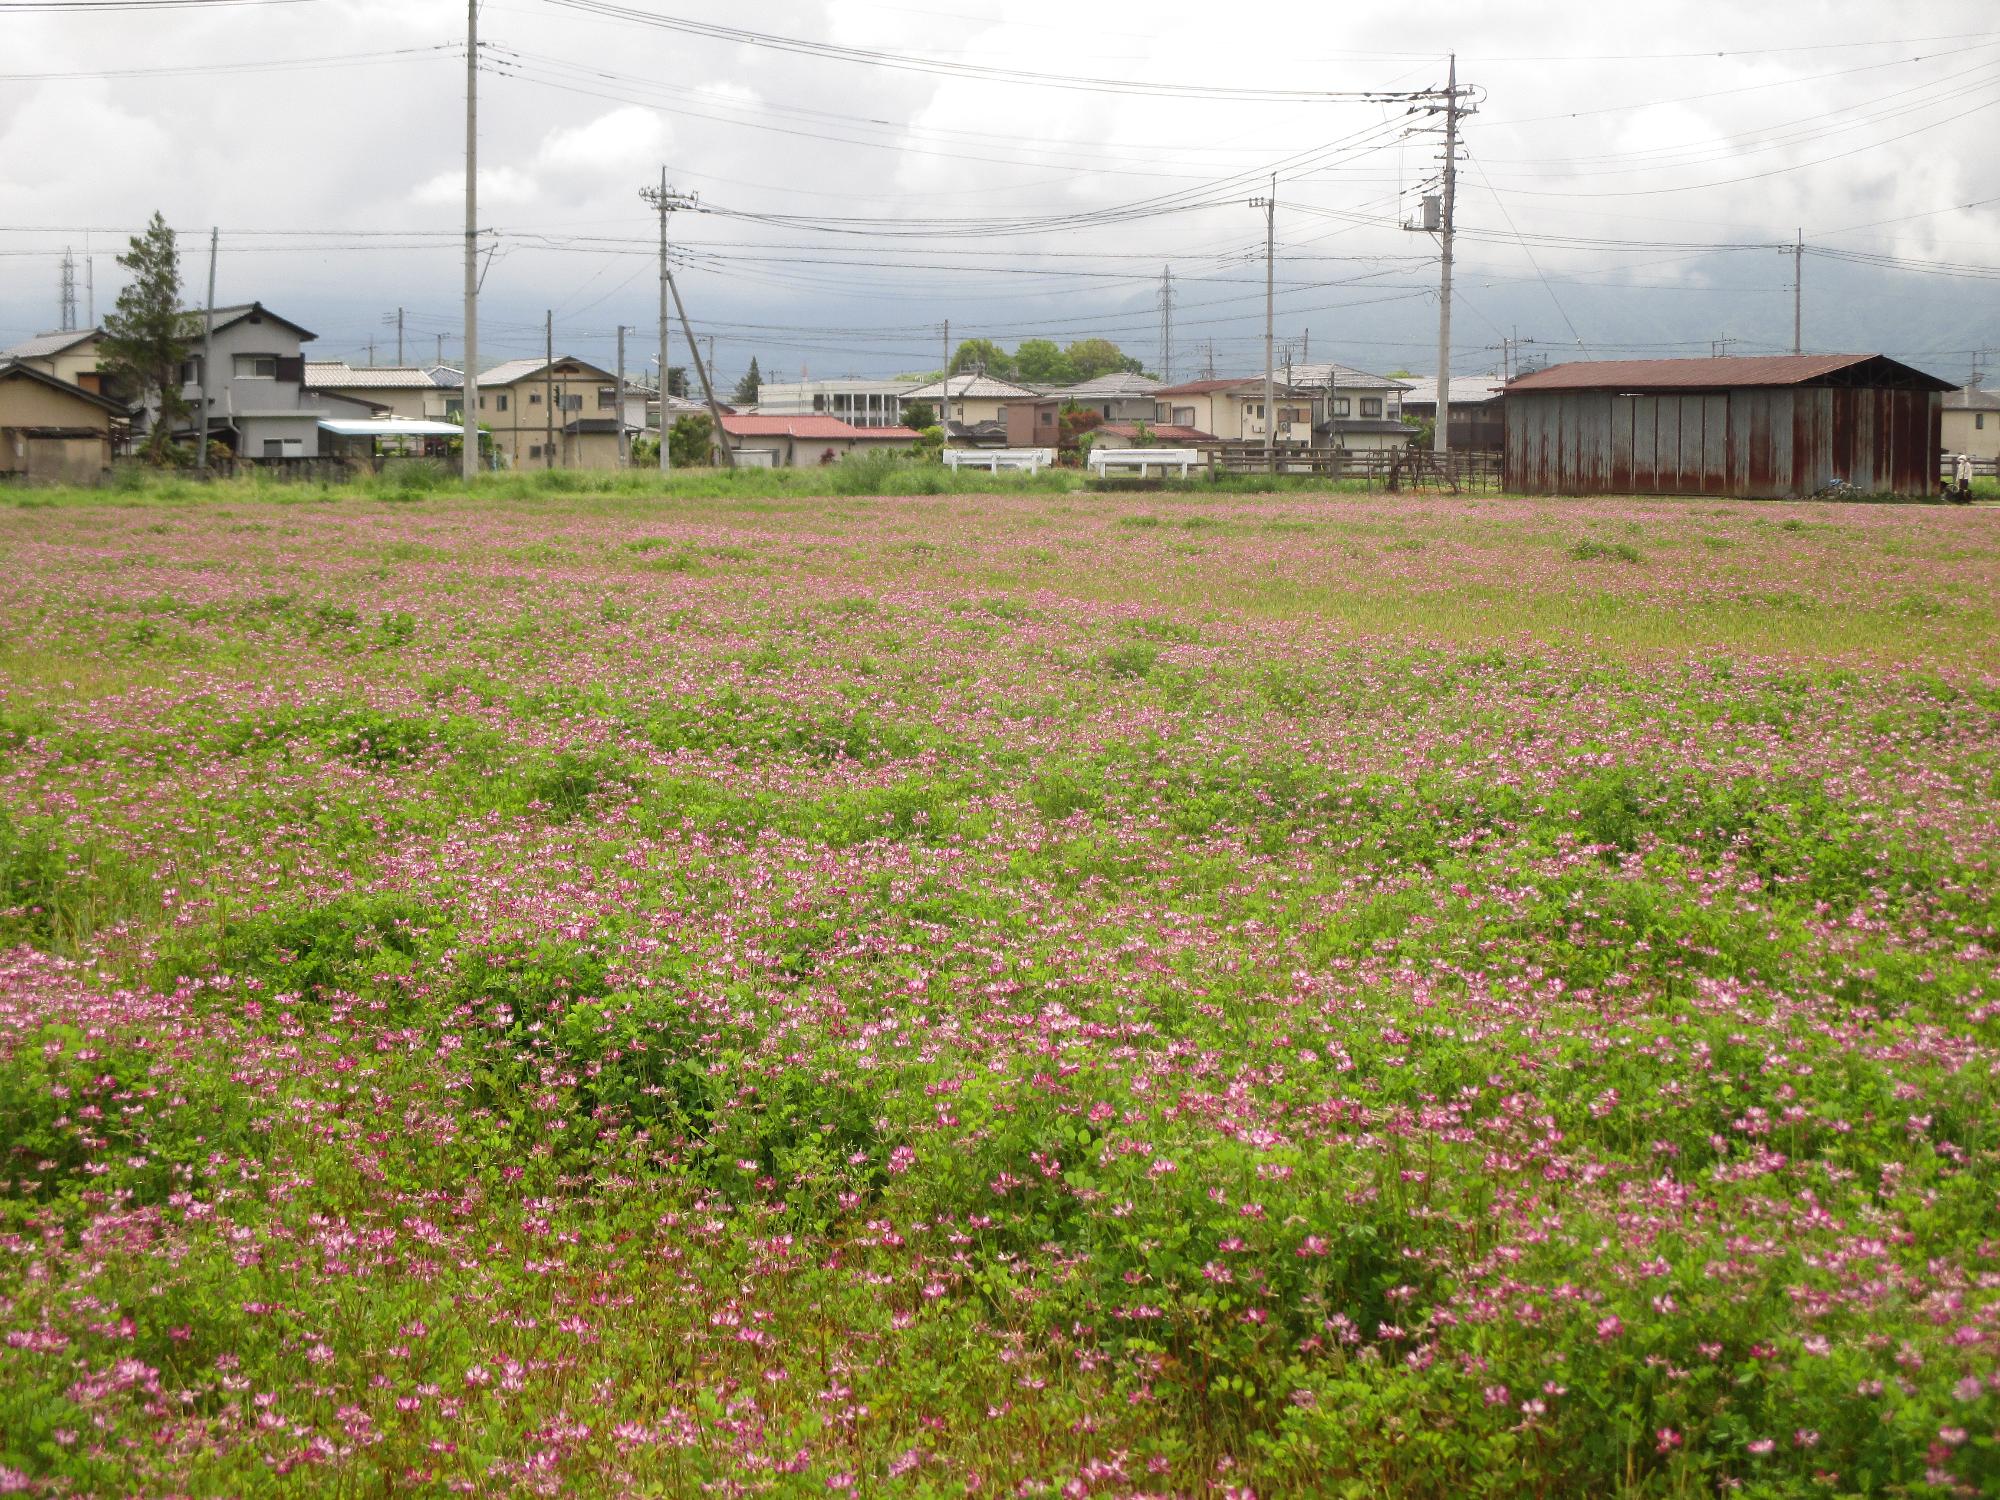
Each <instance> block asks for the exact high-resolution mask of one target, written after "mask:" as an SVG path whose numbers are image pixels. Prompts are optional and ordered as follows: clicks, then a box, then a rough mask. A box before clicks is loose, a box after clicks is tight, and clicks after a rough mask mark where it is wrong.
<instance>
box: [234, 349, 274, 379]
mask: <svg viewBox="0 0 2000 1500" xmlns="http://www.w3.org/2000/svg"><path fill="white" fill-rule="evenodd" d="M236 378H237V379H238V380H276V379H277V378H278V356H277V355H275V354H239V355H237V356H236Z"/></svg>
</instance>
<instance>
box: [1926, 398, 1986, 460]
mask: <svg viewBox="0 0 2000 1500" xmlns="http://www.w3.org/2000/svg"><path fill="white" fill-rule="evenodd" d="M1939 441H1940V442H1941V443H1942V444H1943V445H1944V451H1945V452H1947V453H1953V454H1957V453H1964V454H1967V455H1969V456H1971V457H1973V458H1976V459H1978V460H1979V461H1980V462H1981V463H1984V462H1985V461H1986V460H1988V459H2000V391H1989V390H1987V389H1986V388H1985V387H1984V386H1981V385H1977V384H1974V385H1968V386H1963V387H1961V388H1960V389H1958V390H1955V391H1947V392H1945V397H1944V420H1943V422H1942V424H1941V425H1940V428H1939Z"/></svg>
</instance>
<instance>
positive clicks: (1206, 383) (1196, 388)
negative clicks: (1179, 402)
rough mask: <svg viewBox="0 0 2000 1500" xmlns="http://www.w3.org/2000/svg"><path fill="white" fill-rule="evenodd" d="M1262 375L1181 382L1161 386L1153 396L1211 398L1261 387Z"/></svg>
mask: <svg viewBox="0 0 2000 1500" xmlns="http://www.w3.org/2000/svg"><path fill="white" fill-rule="evenodd" d="M1263 384H1264V377H1263V376H1262V375H1237V376H1231V377H1230V378H1228V379H1225V380H1183V381H1182V382H1181V383H1180V384H1179V385H1163V386H1159V387H1157V388H1155V390H1154V391H1153V394H1154V395H1155V396H1212V395H1214V394H1215V393H1216V392H1217V391H1233V390H1236V389H1237V388H1238V387H1240V386H1250V385H1255V386H1258V387H1260V388H1261V387H1262V386H1263Z"/></svg>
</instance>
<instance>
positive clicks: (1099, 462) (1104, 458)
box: [1090, 448, 1201, 479]
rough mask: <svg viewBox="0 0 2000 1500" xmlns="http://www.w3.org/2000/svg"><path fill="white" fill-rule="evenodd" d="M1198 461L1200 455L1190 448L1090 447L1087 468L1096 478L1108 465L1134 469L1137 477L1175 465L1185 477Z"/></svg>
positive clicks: (1100, 476) (1116, 467)
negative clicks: (1152, 470) (1088, 465)
mask: <svg viewBox="0 0 2000 1500" xmlns="http://www.w3.org/2000/svg"><path fill="white" fill-rule="evenodd" d="M1200 462H1201V455H1200V453H1198V452H1197V451H1196V450H1194V449H1193V448H1092V449H1091V450H1090V469H1091V472H1092V473H1093V474H1096V475H1097V476H1098V477H1099V478H1100V479H1101V478H1103V477H1104V476H1105V475H1106V474H1107V473H1109V472H1110V471H1111V470H1112V469H1137V470H1138V471H1139V477H1140V478H1141V479H1144V478H1145V477H1146V470H1148V469H1150V468H1157V469H1158V470H1159V471H1160V473H1161V474H1162V475H1165V473H1166V472H1167V470H1169V469H1174V468H1178V469H1179V470H1180V471H1181V476H1180V477H1181V478H1183V479H1185V478H1187V477H1188V470H1190V469H1192V468H1193V467H1194V466H1195V465H1196V464H1198V463H1200Z"/></svg>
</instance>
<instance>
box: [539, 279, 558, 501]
mask: <svg viewBox="0 0 2000 1500" xmlns="http://www.w3.org/2000/svg"><path fill="white" fill-rule="evenodd" d="M542 357H543V360H544V361H545V363H544V364H543V365H542V463H543V466H544V467H546V468H550V469H553V468H554V467H555V466H556V312H555V309H554V308H549V309H548V310H547V311H546V312H544V313H543V314H542Z"/></svg>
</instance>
